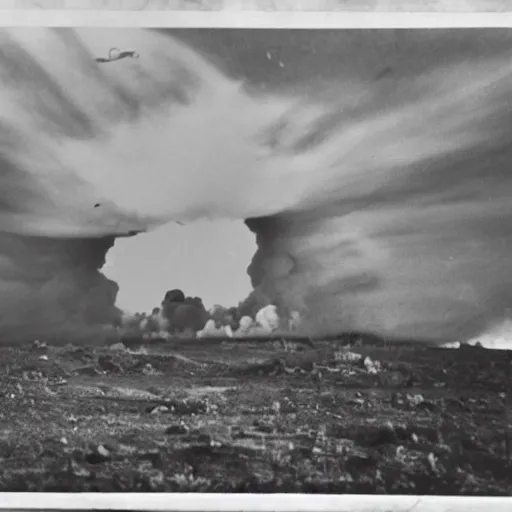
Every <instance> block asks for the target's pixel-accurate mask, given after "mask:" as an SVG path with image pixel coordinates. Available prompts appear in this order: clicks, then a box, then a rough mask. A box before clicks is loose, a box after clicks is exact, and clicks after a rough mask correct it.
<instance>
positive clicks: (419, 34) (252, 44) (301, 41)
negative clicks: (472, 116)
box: [166, 28, 512, 86]
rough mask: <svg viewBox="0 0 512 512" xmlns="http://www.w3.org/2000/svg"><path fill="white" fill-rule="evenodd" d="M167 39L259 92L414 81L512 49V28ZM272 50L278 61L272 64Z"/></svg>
mask: <svg viewBox="0 0 512 512" xmlns="http://www.w3.org/2000/svg"><path fill="white" fill-rule="evenodd" d="M166 32H169V33H172V34H173V35H174V36H175V37H176V36H177V37H179V38H180V39H182V40H183V41H186V42H187V43H188V44H190V45H192V46H193V47H194V48H195V49H197V50H198V51H200V52H202V53H204V54H206V55H207V56H208V58H209V59H213V60H214V62H216V63H217V64H218V65H219V66H220V67H221V68H222V69H223V70H224V71H226V72H227V73H228V74H229V75H231V76H233V77H236V78H239V79H245V80H249V81H250V82H252V83H253V84H255V85H260V86H279V85H288V86H290V85H297V84H298V83H301V82H305V81H309V80H311V79H333V78H336V77H342V76H346V74H347V73H349V74H351V75H352V74H355V75H356V76H357V77H359V78H362V79H363V80H364V79H372V78H374V77H377V76H378V75H379V74H380V73H381V72H383V71H385V70H387V69H388V68H390V69H391V70H392V72H393V74H394V75H395V77H407V76H410V75H415V74H417V73H421V72H423V71H425V70H428V69H429V68H431V67H432V66H440V65H443V64H449V63H452V62H454V61H457V62H459V63H460V62H462V61H465V60H466V61H467V60H469V61H472V60H475V59H482V58H483V59H485V58H489V57H492V56H496V55H498V54H501V53H503V52H507V51H511V50H512V29H511V28H502V29H501V28H492V29H414V30H411V29H378V30H368V29H364V30H362V29H351V30H319V29H316V30H289V29H285V30H282V29H249V30H248V29H231V30H226V29H196V30H190V29H173V30H168V31H166ZM267 51H268V52H270V54H271V55H272V59H268V58H267V56H266V52H267ZM279 60H281V61H282V62H283V64H284V67H280V66H279V63H278V61H279ZM387 76H389V74H388V75H387Z"/></svg>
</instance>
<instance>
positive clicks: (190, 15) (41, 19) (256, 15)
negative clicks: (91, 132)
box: [0, 0, 512, 29]
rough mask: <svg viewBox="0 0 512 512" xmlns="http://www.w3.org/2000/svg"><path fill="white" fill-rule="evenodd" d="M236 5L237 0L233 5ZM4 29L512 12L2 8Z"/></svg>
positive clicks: (464, 17)
mask: <svg viewBox="0 0 512 512" xmlns="http://www.w3.org/2000/svg"><path fill="white" fill-rule="evenodd" d="M235 1H238V0H233V2H235ZM511 7H512V3H511ZM0 26H11V27H12V26H27V27H34V26H38V27H41V26H44V27H66V26H67V27H111V28H121V27H127V28H128V27H132V28H133V27H146V28H281V29H341V28H361V29H364V28H368V29H371V28H464V27H468V28H470V27H475V28H476V27H482V28H492V27H512V11H511V12H499V13H495V12H484V13H475V12H464V13H454V12H451V13H449V12H424V13H423V12H421V13H420V12H340V11H336V12H329V11H323V12H322V11H273V12H272V11H256V10H254V11H251V10H235V9H228V10H222V11H183V10H182V11H169V10H163V11H157V10H148V11H135V10H122V11H119V10H117V11H116V10H72V9H71V10H47V9H40V10H28V9H27V10H21V9H0Z"/></svg>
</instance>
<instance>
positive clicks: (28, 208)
mask: <svg viewBox="0 0 512 512" xmlns="http://www.w3.org/2000/svg"><path fill="white" fill-rule="evenodd" d="M408 37H411V39H414V36H408ZM112 47H117V48H121V49H123V50H128V49H129V50H136V51H137V52H138V54H139V55H140V58H139V59H129V58H127V59H120V60H118V61H115V62H110V63H104V64H98V63H97V62H95V60H94V59H95V57H106V56H107V55H108V52H109V49H110V48H112ZM510 49H511V51H503V52H501V53H496V54H491V56H487V57H485V58H481V59H474V60H472V61H466V60H464V59H459V60H457V59H455V60H454V61H453V62H450V63H447V62H446V61H445V60H443V59H440V63H439V64H438V65H435V64H434V65H430V66H429V67H428V68H425V69H423V70H418V72H417V73H416V75H414V76H410V77H407V79H401V78H400V77H398V78H391V79H388V78H384V79H380V80H377V81H375V80H376V78H375V77H372V78H371V79H369V78H368V77H362V76H358V75H357V74H354V73H352V74H351V73H350V72H347V75H346V76H340V77H338V78H336V79H333V80H329V81H327V82H322V81H318V82H317V83H314V84H313V83H310V84H309V85H308V86H307V87H306V86H297V87H294V88H293V90H292V89H289V90H288V89H282V88H281V89H275V90H272V89H268V90H266V91H265V90H262V89H255V88H254V87H252V86H250V85H248V84H245V83H243V81H240V80H235V79H230V78H228V77H227V75H226V74H224V73H222V72H221V71H220V70H219V69H217V68H216V67H215V66H213V65H212V64H211V63H210V62H209V61H208V59H206V58H204V57H202V56H200V55H199V54H198V53H197V52H195V51H193V50H192V49H190V48H188V47H187V46H185V45H184V44H182V43H179V42H177V40H174V39H171V38H170V37H168V36H165V35H162V34H159V33H155V32H151V31H144V30H103V29H102V30H90V29H83V30H77V31H72V30H45V29H16V30H3V31H1V32H0V86H1V87H0V100H1V101H0V159H1V165H2V174H1V178H0V180H1V183H0V184H1V187H0V232H1V234H0V236H1V244H0V257H1V260H0V261H1V265H0V271H1V274H0V279H1V282H0V286H1V289H2V292H1V295H2V297H1V304H0V306H1V308H0V309H1V310H0V315H1V318H2V320H1V323H0V338H1V339H2V340H18V339H21V338H25V337H42V336H46V337H61V338H62V337H68V338H70V339H85V338H88V337H90V333H91V330H94V331H95V332H96V331H101V332H103V331H104V330H105V329H107V328H108V326H110V325H112V323H115V322H116V321H117V320H116V319H117V317H118V315H119V312H118V311H117V310H116V308H115V306H114V301H115V294H116V285H115V284H114V283H112V282H110V281H108V280H107V279H106V278H104V277H103V276H102V275H101V274H100V273H99V269H100V268H101V266H102V264H103V262H104V256H105V253H106V251H107V250H108V248H109V246H110V245H111V244H112V242H113V240H114V237H116V236H125V235H128V234H130V233H134V232H139V231H144V230H148V229H151V228H154V227H157V226H159V225H161V224H163V223H165V222H169V221H185V222H188V221H193V220H197V219H200V218H203V217H209V218H214V217H227V218H233V219H249V220H247V225H248V226H249V228H250V229H251V230H252V231H253V232H254V233H255V234H256V237H257V242H258V251H257V253H256V255H255V257H254V259H253V262H252V263H251V266H250V269H249V272H250V275H251V278H252V281H253V285H254V286H255V287H256V289H257V291H256V292H255V293H256V294H258V293H259V294H261V295H263V296H265V297H266V299H265V300H266V301H267V304H271V303H272V304H275V305H276V306H277V309H278V313H279V314H280V317H281V316H283V315H282V314H281V312H283V311H284V312H286V315H284V316H283V317H286V318H288V315H289V312H290V311H291V310H296V311H298V312H299V313H300V314H301V317H302V318H304V320H305V323H306V324H308V325H309V329H310V330H313V331H320V330H324V331H330V332H332V331H337V330H340V329H348V330H354V329H359V330H374V331H379V332H381V333H383V334H386V335H389V336H408V337H414V338H418V337H420V338H421V337H428V338H456V339H460V337H461V336H469V335H472V334H475V333H477V332H478V331H479V330H481V329H484V328H485V327H486V326H487V325H488V324H489V322H492V321H494V320H496V319H498V318H500V317H501V318H503V317H504V316H506V315H507V313H508V310H507V308H508V307H510V300H511V298H512V297H511V296H510V295H511V294H510V292H509V289H511V288H510V284H511V283H510V278H509V276H511V275H512V272H511V270H512V268H511V266H512V263H510V257H509V255H510V253H511V249H512V223H510V216H511V213H512V211H511V210H512V203H511V202H510V195H511V193H512V178H511V175H510V171H509V161H510V157H511V156H512V155H511V154H510V152H511V149H510V130H509V127H510V122H511V121H512V112H511V106H510V105H511V104H512V103H511V100H512V93H511V90H512V89H511V85H512V83H511V82H512V59H511V58H510V57H512V45H511V46H510ZM198 184H200V186H198ZM102 304H104V306H102ZM261 305H265V304H261ZM27 318H28V319H30V320H27Z"/></svg>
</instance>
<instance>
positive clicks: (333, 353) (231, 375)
mask: <svg viewBox="0 0 512 512" xmlns="http://www.w3.org/2000/svg"><path fill="white" fill-rule="evenodd" d="M0 354H1V356H0V364H1V366H2V368H1V371H0V379H1V390H2V393H1V404H0V417H1V423H0V461H1V462H0V491H52V492H66V491H70V492H86V491H100V492H109V491H114V492H115V491H120V492H130V491H135V492H145V491H148V492H150V491H155V492H265V493H269V492H270V493H272V492H294V493H296V492H299V493H301V492H304V493H363V494H372V493H378V494H392V493H396V494H437V495H443V494H444V495H447V494H455V495H460V494H467V495H512V419H511V417H510V416H509V417H507V411H508V414H509V415H510V414H511V412H510V410H511V407H510V402H509V400H508V395H507V391H508V389H509V388H510V379H511V377H510V374H511V373H512V371H511V367H510V355H509V354H510V352H508V351H493V350H486V349H482V348H461V349H457V350H449V349H436V348H431V347H430V348H429V347H425V346H423V345H422V346H416V347H414V346H395V345H390V346H378V347H377V346H373V347H372V346H367V345H364V344H361V345H360V346H357V347H347V346H345V345H344V343H343V341H342V340H341V339H340V340H339V342H335V341H334V342H332V341H330V342H316V343H314V345H313V346H311V345H309V346H308V345H306V344H304V345H303V344H300V343H278V342H265V341H259V342H250V343H242V342H235V341H226V342H223V343H208V342H207V340H204V342H201V343H191V344H187V343H184V342H181V343H180V344H176V343H167V344H165V343H154V344H148V343H146V344H142V343H141V344H139V345H138V346H132V347H129V348H128V347H126V346H125V345H123V344H121V343H119V344H116V345H114V346H112V347H79V346H72V345H68V346H63V347H62V346H61V347H51V346H46V345H45V344H41V343H35V344H30V345H27V346H24V347H17V348H14V347H3V348H0ZM509 422H510V423H509ZM509 435H510V437H509Z"/></svg>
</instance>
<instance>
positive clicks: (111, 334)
mask: <svg viewBox="0 0 512 512" xmlns="http://www.w3.org/2000/svg"><path fill="white" fill-rule="evenodd" d="M113 245H114V237H103V238H81V239H80V238H78V239H72V240H66V239H56V238H43V237H37V236H21V235H15V234H7V233H2V234H0V246H1V248H2V255H1V259H0V282H1V284H2V290H1V294H0V312H1V316H0V336H1V337H0V343H4V344H10V343H20V342H29V341H33V340H34V336H35V335H37V336H38V337H39V338H40V339H41V340H45V341H51V342H54V343H66V342H69V341H74V342H84V343H97V342H100V343H101V342H104V341H105V340H107V339H114V338H115V336H116V334H115V331H114V326H115V325H116V324H119V323H120V321H121V311H120V310H119V309H118V308H117V307H116V306H115V301H116V295H117V292H118V286H117V284H116V283H115V282H114V281H111V280H109V279H107V278H106V277H105V276H104V275H103V274H102V273H101V272H100V271H99V269H100V268H101V267H102V266H103V265H104V263H105V255H106V254H107V251H108V250H109V249H110V248H111V247H112V246H113Z"/></svg>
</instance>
